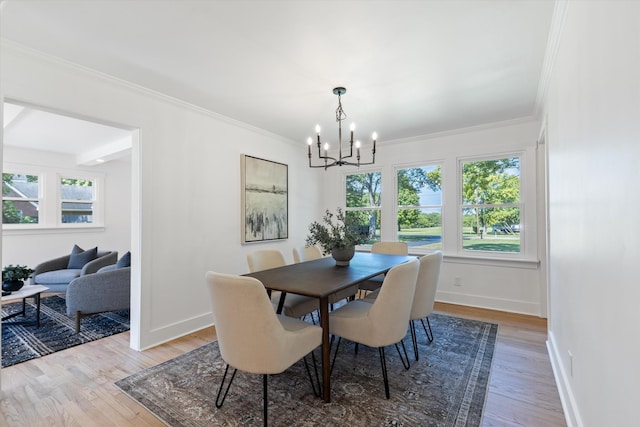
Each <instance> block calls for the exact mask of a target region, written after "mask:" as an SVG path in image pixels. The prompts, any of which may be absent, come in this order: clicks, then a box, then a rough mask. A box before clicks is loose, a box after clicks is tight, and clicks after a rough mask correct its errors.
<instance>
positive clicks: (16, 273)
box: [2, 264, 33, 292]
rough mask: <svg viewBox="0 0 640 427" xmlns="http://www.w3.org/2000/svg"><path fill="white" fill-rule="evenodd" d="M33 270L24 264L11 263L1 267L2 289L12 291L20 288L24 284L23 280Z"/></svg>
mask: <svg viewBox="0 0 640 427" xmlns="http://www.w3.org/2000/svg"><path fill="white" fill-rule="evenodd" d="M31 273H33V270H32V269H30V268H29V267H27V266H26V265H13V264H9V265H8V266H6V267H4V268H3V269H2V290H3V291H9V292H14V291H18V290H20V288H22V286H24V282H23V280H26V279H28V278H29V275H31Z"/></svg>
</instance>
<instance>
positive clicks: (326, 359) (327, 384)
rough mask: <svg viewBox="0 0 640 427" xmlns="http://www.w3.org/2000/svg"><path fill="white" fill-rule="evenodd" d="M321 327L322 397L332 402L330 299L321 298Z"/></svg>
mask: <svg viewBox="0 0 640 427" xmlns="http://www.w3.org/2000/svg"><path fill="white" fill-rule="evenodd" d="M320 326H321V327H322V397H323V399H324V401H325V402H327V403H329V402H331V381H330V376H331V357H330V356H331V349H330V347H329V297H322V298H320Z"/></svg>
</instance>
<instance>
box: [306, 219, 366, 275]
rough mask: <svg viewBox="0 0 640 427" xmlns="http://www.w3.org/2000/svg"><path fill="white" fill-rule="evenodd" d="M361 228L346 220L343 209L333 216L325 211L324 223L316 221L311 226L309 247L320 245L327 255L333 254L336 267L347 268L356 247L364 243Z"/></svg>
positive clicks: (307, 241) (308, 236) (308, 237)
mask: <svg viewBox="0 0 640 427" xmlns="http://www.w3.org/2000/svg"><path fill="white" fill-rule="evenodd" d="M364 241H365V236H363V235H362V234H361V233H360V228H359V227H358V226H357V225H356V224H354V223H353V222H351V221H348V220H347V219H346V218H345V215H344V212H343V211H342V209H340V208H338V209H337V214H333V213H332V212H330V211H329V210H328V209H327V210H326V211H325V214H324V217H323V218H322V223H320V222H317V221H314V222H312V223H311V225H310V226H309V234H308V235H307V240H306V244H307V246H311V245H315V244H318V245H320V246H321V247H322V250H323V252H324V253H325V254H327V253H331V256H332V257H333V258H334V259H335V260H336V265H341V266H346V265H349V261H350V260H351V258H353V255H354V254H355V248H356V245H359V244H361V243H364Z"/></svg>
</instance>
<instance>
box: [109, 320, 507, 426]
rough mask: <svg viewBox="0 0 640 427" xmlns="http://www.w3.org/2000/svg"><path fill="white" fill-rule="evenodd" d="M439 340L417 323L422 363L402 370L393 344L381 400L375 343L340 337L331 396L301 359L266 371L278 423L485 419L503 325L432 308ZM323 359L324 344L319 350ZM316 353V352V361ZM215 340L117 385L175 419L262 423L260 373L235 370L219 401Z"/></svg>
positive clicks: (272, 417) (472, 422)
mask: <svg viewBox="0 0 640 427" xmlns="http://www.w3.org/2000/svg"><path fill="white" fill-rule="evenodd" d="M429 318H430V319H431V326H432V327H433V331H434V335H435V340H434V342H433V343H431V344H427V340H426V338H425V335H424V330H423V329H422V327H421V326H420V327H419V328H416V331H417V332H418V341H419V343H420V346H419V350H420V360H419V361H418V362H415V361H414V360H413V349H412V346H411V339H410V338H409V336H408V337H406V338H405V344H406V345H407V350H408V351H409V352H410V360H411V368H410V369H409V370H405V369H404V368H403V367H402V364H401V362H400V360H399V357H398V353H397V352H396V351H395V349H394V348H393V347H391V348H389V349H388V350H387V352H386V353H387V369H388V371H389V385H390V392H391V398H390V399H389V400H387V399H385V394H384V385H383V380H382V373H381V368H380V359H379V356H378V350H377V349H371V348H368V347H363V346H360V349H359V351H358V354H357V355H356V354H355V352H354V346H353V344H351V343H347V342H345V341H344V340H343V343H342V344H341V345H340V350H339V354H338V357H337V360H336V364H335V366H334V370H333V374H332V376H331V389H332V390H331V403H325V402H324V401H323V400H322V399H321V398H318V397H315V396H314V395H313V393H312V390H311V384H310V382H309V379H308V376H307V374H306V371H305V368H304V363H303V362H299V363H297V364H295V365H294V366H292V367H291V368H289V369H288V370H287V371H285V372H284V373H282V374H279V375H271V376H269V416H268V418H269V424H270V425H272V426H387V425H390V426H391V425H392V426H479V425H480V423H481V421H482V410H483V408H484V402H485V396H486V392H487V386H488V382H489V375H490V370H491V361H492V358H493V351H494V347H495V340H496V335H497V331H498V325H494V324H490V323H484V322H478V321H473V320H465V319H460V318H456V317H451V316H445V315H437V314H432V315H431V316H429ZM316 356H317V358H319V357H320V351H319V349H318V350H316ZM318 360H319V359H318ZM224 368H225V363H224V362H223V361H222V359H221V357H220V352H219V349H218V344H217V342H212V343H210V344H206V345H204V346H202V347H200V348H198V349H196V350H193V351H191V352H189V353H186V354H184V355H182V356H179V357H177V358H175V359H172V360H169V361H167V362H165V363H162V364H160V365H157V366H155V367H152V368H149V369H146V370H144V371H142V372H139V373H136V374H134V375H132V376H130V377H128V378H125V379H122V380H120V381H118V382H116V385H117V386H118V387H120V389H122V390H123V391H124V392H125V393H127V394H128V395H129V396H130V397H132V398H133V399H135V400H136V401H138V402H139V403H140V404H142V405H143V406H145V407H146V408H147V409H148V410H149V411H151V412H152V413H153V414H155V416H157V417H158V418H159V419H160V420H162V421H163V422H164V423H166V424H167V425H169V426H174V427H178V426H239V425H242V426H245V425H246V426H258V425H262V376H261V375H252V374H247V373H243V372H240V371H238V374H237V375H236V378H235V380H234V382H233V385H232V386H231V389H230V391H229V395H228V396H227V399H226V401H225V403H224V405H223V406H222V408H220V409H217V408H216V407H215V398H216V393H217V390H218V386H219V384H220V380H221V378H222V374H223V373H224Z"/></svg>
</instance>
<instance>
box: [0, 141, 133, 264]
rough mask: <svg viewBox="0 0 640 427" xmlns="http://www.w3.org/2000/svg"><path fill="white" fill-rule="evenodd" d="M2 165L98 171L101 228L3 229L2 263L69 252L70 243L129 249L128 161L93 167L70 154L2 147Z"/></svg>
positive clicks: (31, 261) (32, 261) (33, 260)
mask: <svg viewBox="0 0 640 427" xmlns="http://www.w3.org/2000/svg"><path fill="white" fill-rule="evenodd" d="M3 158H4V163H3V164H4V166H5V167H7V165H11V166H14V167H18V168H22V167H24V170H31V168H32V167H33V168H35V170H41V169H42V168H47V169H50V170H52V171H54V172H62V171H64V172H70V171H78V172H89V173H100V174H102V176H103V178H104V189H103V190H104V191H103V195H104V197H103V203H104V217H105V227H104V228H100V229H94V228H90V229H86V230H81V229H69V228H66V229H58V230H55V229H48V230H46V231H43V232H40V233H38V232H33V231H31V230H11V231H7V230H5V231H4V232H3V236H2V246H3V247H2V265H7V264H25V265H28V266H30V267H34V266H35V265H37V264H38V263H40V262H42V261H45V260H49V259H52V258H55V257H59V256H62V255H66V254H68V253H70V251H71V248H72V247H73V245H74V244H78V245H79V246H80V247H82V248H85V249H88V248H92V247H94V246H98V249H99V250H102V249H105V250H116V251H118V254H119V255H122V254H124V253H125V252H126V251H128V250H130V248H131V163H130V162H126V161H112V162H107V163H104V164H101V165H96V166H83V167H79V166H77V165H76V162H75V159H74V157H73V156H68V155H63V154H58V153H51V152H43V151H34V150H26V149H17V148H15V147H4V149H3Z"/></svg>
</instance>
